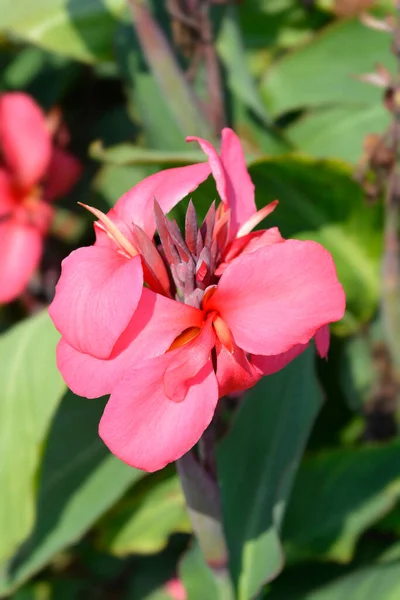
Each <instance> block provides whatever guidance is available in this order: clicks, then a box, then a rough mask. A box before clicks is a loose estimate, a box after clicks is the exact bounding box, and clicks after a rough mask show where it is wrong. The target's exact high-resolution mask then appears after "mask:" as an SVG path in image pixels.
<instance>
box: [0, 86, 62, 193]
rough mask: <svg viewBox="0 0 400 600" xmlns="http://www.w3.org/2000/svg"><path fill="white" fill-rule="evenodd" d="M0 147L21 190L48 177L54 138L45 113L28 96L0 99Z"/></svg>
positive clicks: (16, 95)
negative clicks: (49, 129) (45, 176)
mask: <svg viewBox="0 0 400 600" xmlns="http://www.w3.org/2000/svg"><path fill="white" fill-rule="evenodd" d="M0 145H1V149H2V154H3V158H4V161H5V163H6V165H7V167H8V168H9V169H10V170H11V171H12V172H13V175H14V178H15V180H16V181H17V183H18V184H19V186H20V187H21V188H23V189H29V188H30V187H32V186H33V185H35V184H36V183H38V182H39V180H40V179H41V178H42V177H43V176H44V174H45V173H46V170H47V167H48V165H49V162H50V154H51V137H50V133H49V131H48V129H47V126H46V120H45V116H44V114H43V112H42V110H41V109H40V107H39V106H38V105H37V104H36V103H35V102H34V101H33V100H32V98H31V97H30V96H28V95H27V94H24V93H22V92H9V93H7V94H3V95H2V96H1V97H0Z"/></svg>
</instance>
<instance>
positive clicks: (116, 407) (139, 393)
mask: <svg viewBox="0 0 400 600" xmlns="http://www.w3.org/2000/svg"><path fill="white" fill-rule="evenodd" d="M169 360H170V358H169V353H167V354H164V355H163V356H158V357H156V358H153V359H150V360H148V361H145V362H143V363H142V364H139V365H137V366H136V367H134V368H132V369H131V370H130V371H129V373H128V374H127V375H126V377H125V378H124V379H123V380H122V381H121V382H120V384H119V385H118V386H117V387H116V388H115V390H114V392H113V393H112V394H111V397H110V400H109V402H108V403H107V405H106V408H105V410H104V413H103V417H102V419H101V421H100V426H99V434H100V437H101V438H102V439H103V441H104V443H105V444H106V445H107V446H108V447H109V448H110V450H111V452H113V453H114V454H115V455H116V456H117V457H118V458H120V459H121V460H123V461H124V462H126V463H128V464H129V465H131V466H132V467H136V468H137V469H143V470H145V471H150V472H153V471H157V470H158V469H162V468H163V467H165V465H166V464H168V463H170V462H172V461H174V460H177V459H178V458H180V457H181V456H182V455H183V454H185V453H186V452H188V450H190V449H191V448H192V447H193V446H194V445H195V444H196V442H197V441H198V440H199V439H200V437H201V435H202V434H203V432H204V430H205V429H206V428H207V427H208V425H209V424H210V422H211V419H212V417H213V415H214V411H215V407H216V405H217V402H218V386H217V380H216V377H215V374H214V371H213V368H212V363H211V360H209V361H208V362H207V363H206V364H205V365H204V366H203V368H202V369H201V371H200V372H199V373H198V374H197V375H196V377H195V378H194V379H193V380H192V382H191V386H190V388H189V391H188V394H187V396H186V398H185V400H184V401H183V402H173V401H171V400H169V399H168V398H167V397H166V395H165V393H164V386H163V381H162V380H163V374H164V372H165V369H166V368H167V366H168V362H169Z"/></svg>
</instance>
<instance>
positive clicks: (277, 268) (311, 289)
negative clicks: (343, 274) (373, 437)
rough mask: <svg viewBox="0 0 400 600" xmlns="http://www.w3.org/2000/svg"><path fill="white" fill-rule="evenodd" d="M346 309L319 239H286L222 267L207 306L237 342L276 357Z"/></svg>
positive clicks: (331, 264)
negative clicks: (221, 320) (307, 240)
mask: <svg viewBox="0 0 400 600" xmlns="http://www.w3.org/2000/svg"><path fill="white" fill-rule="evenodd" d="M344 309H345V296H344V292H343V288H342V286H341V285H340V283H339V282H338V279H337V275H336V269H335V265H334V263H333V259H332V257H331V255H330V254H329V252H328V251H327V250H325V249H324V248H323V247H322V246H321V245H320V244H317V243H316V242H301V241H297V240H288V241H286V242H282V243H280V244H274V245H272V246H266V247H264V248H260V249H259V250H256V251H255V252H252V253H250V254H246V255H243V256H240V257H238V258H237V259H235V260H234V261H233V262H232V263H231V264H230V265H229V266H228V267H227V268H226V270H225V271H224V273H223V274H222V277H221V279H220V281H219V283H218V286H217V289H216V291H215V293H214V294H213V295H212V296H211V298H210V300H209V301H208V303H207V310H216V311H218V312H219V314H220V316H221V317H222V318H223V320H224V321H225V322H226V324H227V325H228V327H229V328H230V330H231V332H232V334H233V336H234V339H235V342H236V343H237V345H238V346H239V347H240V348H242V349H243V350H245V351H246V352H250V353H252V354H262V355H276V354H281V353H282V352H286V351H287V350H289V349H290V348H292V347H293V346H296V345H297V344H306V343H307V342H308V341H309V340H310V339H311V338H312V337H313V336H314V335H315V333H316V332H317V331H318V329H319V328H320V327H322V326H323V325H325V324H327V323H330V322H334V321H338V320H339V319H341V318H342V316H343V313H344Z"/></svg>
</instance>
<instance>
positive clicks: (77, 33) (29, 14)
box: [0, 0, 125, 63]
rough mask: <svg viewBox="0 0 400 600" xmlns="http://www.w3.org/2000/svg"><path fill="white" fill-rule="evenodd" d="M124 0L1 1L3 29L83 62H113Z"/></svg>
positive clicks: (0, 25) (1, 27) (5, 31)
mask: <svg viewBox="0 0 400 600" xmlns="http://www.w3.org/2000/svg"><path fill="white" fill-rule="evenodd" d="M124 8H125V1H124V0H101V1H100V0H36V1H35V2H15V1H14V0H2V2H1V23H0V30H1V31H2V32H3V33H4V34H11V35H13V36H15V37H18V38H20V39H22V40H25V41H28V42H31V43H33V44H35V45H37V46H40V47H42V48H44V49H46V50H50V51H51V52H56V53H59V54H64V55H65V56H70V57H72V58H76V59H77V60H80V61H83V62H89V63H94V62H97V61H112V60H113V38H114V34H115V30H116V27H117V25H118V23H119V20H120V17H121V14H122V12H123V10H124Z"/></svg>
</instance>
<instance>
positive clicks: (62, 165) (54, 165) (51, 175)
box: [45, 146, 82, 201]
mask: <svg viewBox="0 0 400 600" xmlns="http://www.w3.org/2000/svg"><path fill="white" fill-rule="evenodd" d="M81 173H82V165H81V163H80V162H79V160H78V159H77V158H76V157H75V156H73V155H72V154H70V153H69V152H66V151H65V150H63V149H62V148H59V147H58V146H53V150H52V156H51V161H50V165H49V169H48V175H47V180H46V184H45V196H46V199H47V200H49V201H53V200H56V199H57V198H59V197H62V196H65V195H66V194H68V192H69V191H70V190H71V189H72V188H73V187H74V185H75V184H76V183H77V182H78V179H79V177H80V176H81Z"/></svg>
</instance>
